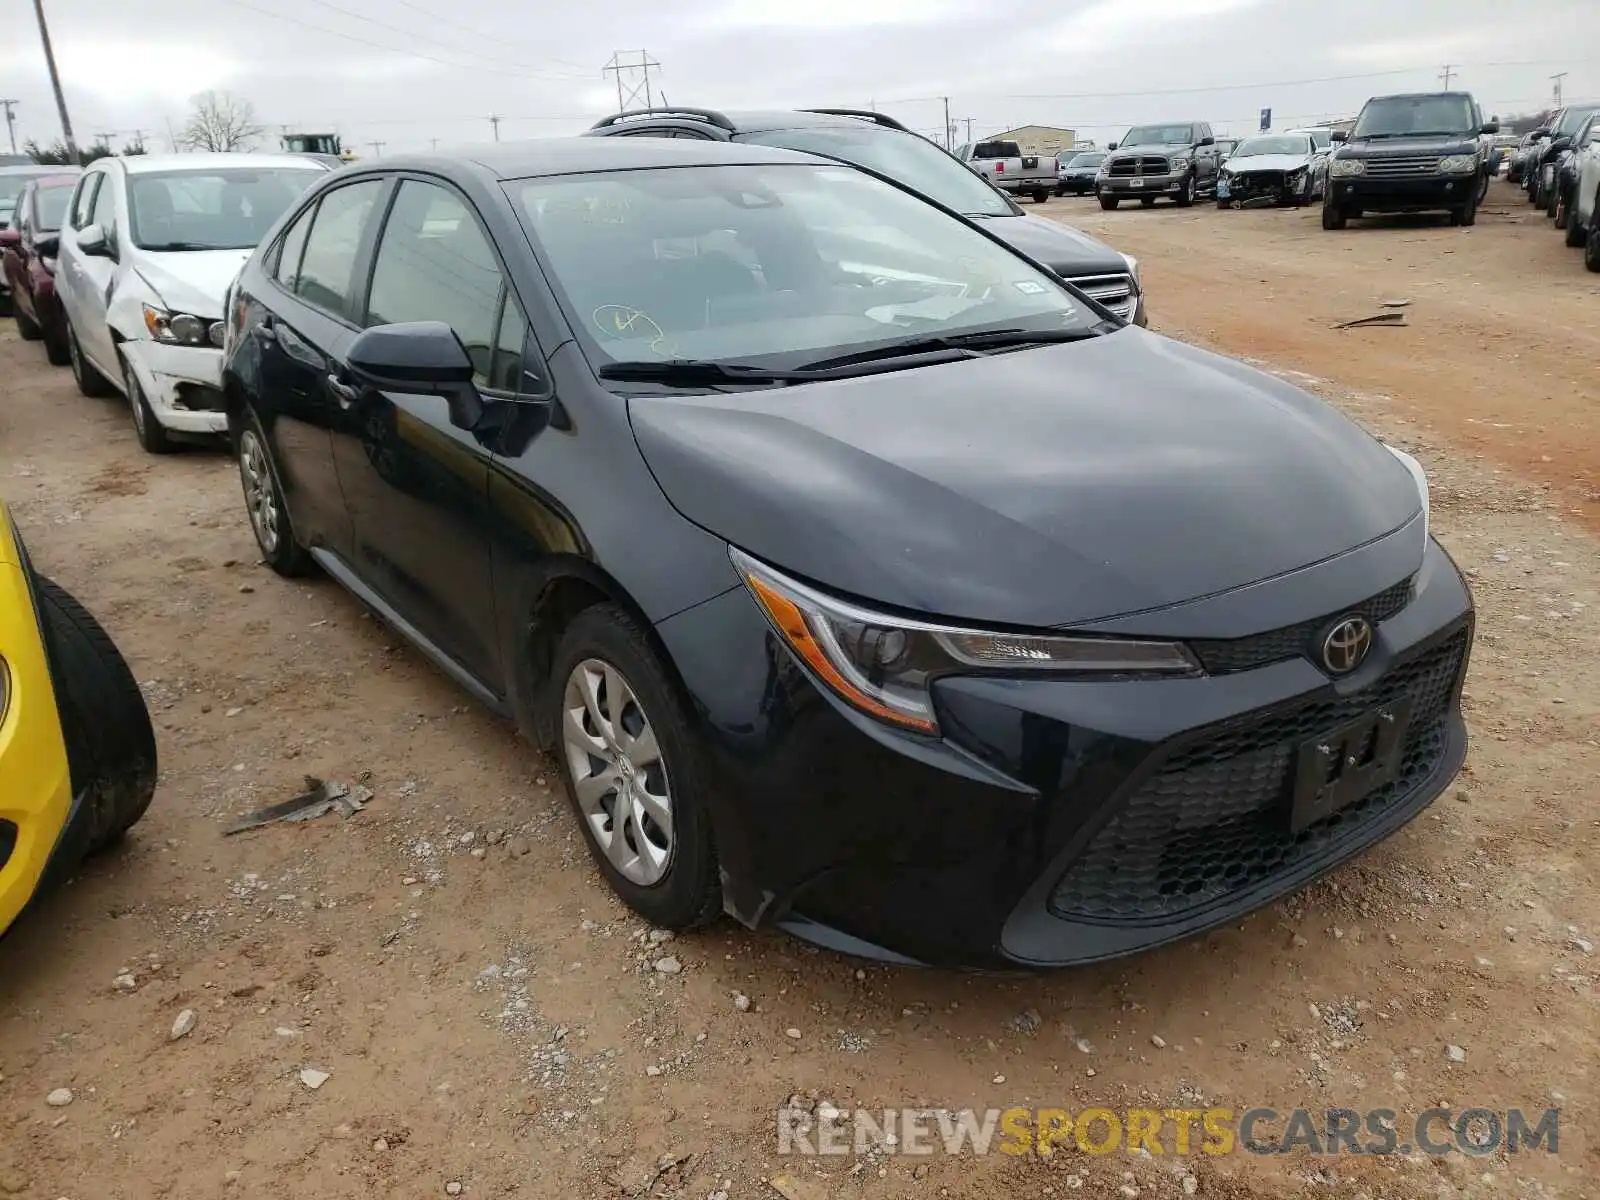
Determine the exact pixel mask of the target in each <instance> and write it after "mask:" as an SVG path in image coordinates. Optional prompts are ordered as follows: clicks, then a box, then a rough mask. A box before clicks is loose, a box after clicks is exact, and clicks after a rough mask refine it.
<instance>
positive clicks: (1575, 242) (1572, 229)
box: [1566, 204, 1589, 250]
mask: <svg viewBox="0 0 1600 1200" xmlns="http://www.w3.org/2000/svg"><path fill="white" fill-rule="evenodd" d="M1566 215H1567V238H1566V241H1567V246H1568V247H1569V248H1571V249H1574V250H1576V249H1577V248H1578V247H1579V246H1582V245H1583V244H1584V243H1585V242H1587V241H1588V240H1589V234H1588V231H1587V230H1586V229H1584V227H1583V226H1582V225H1580V224H1578V214H1577V212H1576V211H1574V210H1573V208H1572V206H1571V205H1570V204H1569V205H1568V206H1567V211H1566Z"/></svg>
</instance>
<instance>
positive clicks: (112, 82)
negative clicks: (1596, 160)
mask: <svg viewBox="0 0 1600 1200" xmlns="http://www.w3.org/2000/svg"><path fill="white" fill-rule="evenodd" d="M45 5H46V15H47V17H48V18H49V20H50V29H51V35H52V39H53V41H54V44H55V53H56V61H57V64H58V66H59V67H60V70H61V74H62V78H63V80H64V84H65V88H66V95H67V104H68V107H69V111H70V114H71V117H72V121H73V126H74V129H75V131H76V133H77V135H78V139H79V141H80V142H83V143H87V142H89V141H91V140H93V136H94V135H95V134H96V133H98V132H102V131H115V132H116V134H117V138H116V140H115V144H118V145H120V144H121V143H122V142H124V141H126V140H129V139H130V138H131V136H132V131H133V130H135V129H143V130H144V131H145V135H146V141H147V143H148V144H149V145H150V148H151V149H153V150H154V149H165V148H167V147H166V139H167V135H168V123H169V122H170V123H171V125H172V127H173V128H181V127H182V124H183V119H184V115H185V113H186V111H187V109H188V106H189V98H190V97H191V96H192V95H193V94H194V93H196V92H198V91H201V90H204V89H207V88H216V89H222V90H226V91H230V92H232V93H234V94H235V95H238V96H241V97H243V98H245V99H247V100H249V101H250V102H251V104H253V105H254V107H255V111H256V114H257V116H258V118H259V119H260V121H261V123H262V124H263V125H264V126H266V127H267V128H268V130H269V138H268V139H267V141H268V142H269V143H270V142H271V141H274V140H275V138H276V135H277V133H278V132H279V131H280V127H281V126H283V125H290V126H295V127H300V128H304V129H337V130H338V132H339V133H341V134H342V135H343V136H344V138H345V141H346V144H347V145H352V144H353V148H354V149H355V150H356V151H357V153H359V154H362V155H371V154H373V153H374V152H375V151H374V147H373V146H371V145H370V143H371V142H373V141H382V142H384V143H385V145H384V146H383V148H382V150H381V153H384V154H392V153H395V152H397V151H400V150H404V149H419V148H420V149H426V148H428V147H429V145H430V143H431V140H432V139H435V138H437V139H439V140H440V141H441V142H442V143H445V144H450V143H459V142H468V141H482V140H487V139H488V137H489V136H490V126H489V122H488V120H487V118H488V116H489V114H491V113H497V114H499V115H500V116H501V117H502V118H503V119H502V121H501V125H500V134H501V137H502V138H506V139H510V138H518V137H537V136H544V135H563V134H570V133H575V132H577V131H578V130H580V129H582V128H584V127H585V126H586V125H588V124H590V123H592V121H593V120H594V119H595V118H597V117H600V116H603V115H604V114H605V113H607V112H610V111H613V110H614V109H615V108H616V107H617V103H616V101H617V92H616V84H615V82H614V77H612V76H608V75H603V74H602V67H603V66H604V65H605V63H606V61H607V60H608V59H609V58H610V57H611V55H612V53H613V52H614V51H616V50H618V49H622V50H625V51H626V50H632V51H637V50H638V49H639V48H641V47H644V48H648V50H649V52H650V55H651V57H652V58H654V59H655V60H656V61H658V62H659V63H660V67H659V69H657V70H654V71H652V87H653V89H655V91H656V94H657V95H658V96H659V94H660V92H661V91H662V90H664V91H665V94H666V96H667V97H668V98H670V100H672V101H673V102H675V103H678V104H692V105H698V106H707V107H717V106H725V107H738V106H746V107H749V106H763V107H765V106H781V107H799V106H805V105H844V106H862V107H865V106H867V105H869V104H874V105H876V106H877V107H879V108H881V109H883V110H884V111H887V112H891V113H893V114H894V115H895V116H897V117H899V118H900V119H901V120H902V121H904V122H905V123H906V124H908V125H911V126H914V127H917V128H920V129H923V130H925V131H926V132H928V133H930V134H934V135H937V133H938V131H939V129H940V127H941V125H942V122H943V105H942V103H941V102H940V101H939V100H938V99H937V97H940V96H949V98H950V115H951V117H952V118H954V119H955V120H957V121H958V122H962V130H963V134H964V130H965V125H964V119H965V118H972V120H973V123H974V124H973V132H974V133H977V134H980V135H981V134H985V133H992V132H996V131H998V130H1000V129H1004V128H1007V127H1010V126H1014V125H1020V124H1024V123H1037V124H1051V125H1065V126H1069V127H1072V128H1076V129H1078V130H1080V132H1081V133H1083V134H1085V135H1087V136H1092V137H1098V138H1099V139H1101V140H1102V141H1104V140H1106V139H1107V138H1108V137H1115V136H1117V135H1119V134H1120V133H1121V132H1122V131H1123V130H1124V129H1125V128H1126V127H1127V125H1129V124H1130V123H1133V122H1138V121H1152V120H1162V119H1188V118H1198V119H1203V120H1209V121H1211V122H1212V123H1213V124H1214V125H1216V126H1217V127H1218V128H1219V130H1224V131H1232V132H1249V131H1251V130H1253V129H1254V128H1255V124H1256V113H1257V111H1258V110H1259V109H1260V108H1263V107H1267V106H1270V107H1272V109H1273V110H1274V115H1275V124H1276V125H1277V126H1278V127H1280V128H1282V127H1285V126H1286V125H1289V124H1293V123H1298V122H1303V121H1307V120H1311V119H1315V118H1319V117H1329V116H1341V115H1348V114H1353V113H1354V112H1355V110H1356V109H1357V108H1358V107H1359V106H1360V104H1361V102H1362V101H1363V100H1364V99H1365V98H1366V97H1367V96H1369V95H1371V94H1373V93H1377V92H1388V91H1406V90H1419V89H1427V88H1432V87H1436V86H1438V76H1439V72H1440V69H1441V68H1442V66H1443V65H1444V64H1445V63H1447V62H1449V63H1453V64H1456V74H1455V78H1454V80H1453V83H1454V85H1455V86H1457V87H1461V88H1466V89H1469V90H1471V91H1473V92H1474V93H1475V94H1476V96H1477V98H1478V100H1479V102H1480V103H1481V104H1482V105H1483V108H1484V110H1485V112H1486V113H1488V112H1496V113H1501V114H1507V113H1510V112H1514V111H1532V110H1537V109H1539V108H1540V107H1544V106H1546V105H1547V104H1548V102H1549V97H1550V94H1551V89H1552V82H1551V80H1550V78H1549V77H1550V76H1551V75H1552V74H1554V73H1556V72H1558V71H1566V72H1568V74H1567V77H1566V79H1565V81H1564V86H1565V91H1566V96H1567V98H1568V99H1575V98H1584V97H1590V98H1597V99H1600V6H1597V3H1596V0H1521V3H1517V4H1511V3H1507V2H1506V0H1338V2H1337V3H1332V4H1330V3H1327V2H1326V0H1010V2H1009V3H999V4H994V3H990V4H985V3H982V2H981V0H797V2H795V3H789V4H785V3H782V2H778V0H675V3H673V4H670V5H666V4H661V3H659V0H652V2H646V0H613V2H612V3H610V4H608V5H605V6H599V5H595V4H589V3H575V2H572V0H543V2H539V3H507V2H506V0H204V2H202V3H195V0H143V2H142V3H137V4H130V3H127V0H45ZM312 27H315V28H312ZM637 82H638V75H637V73H636V72H635V73H632V75H631V77H630V78H628V79H627V80H625V87H626V86H630V85H631V84H634V83H637ZM0 97H11V98H15V99H17V100H19V101H20V103H19V104H18V105H17V109H16V116H17V141H18V143H19V145H20V143H21V142H22V141H23V140H24V139H25V138H30V137H32V138H37V139H39V140H40V141H52V140H54V139H55V138H57V137H59V136H60V122H59V121H58V120H57V117H56V113H55V105H54V102H53V100H52V98H51V95H50V89H49V83H48V79H47V76H46V73H45V68H44V57H43V54H42V52H41V50H40V46H39V35H38V30H37V27H36V25H35V22H34V18H33V12H32V5H31V4H29V3H26V2H25V0H6V3H4V4H3V5H0ZM3 136H4V131H3V130H0V137H3ZM961 140H964V137H963V138H962V139H961Z"/></svg>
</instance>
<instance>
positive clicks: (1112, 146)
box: [1106, 142, 1117, 150]
mask: <svg viewBox="0 0 1600 1200" xmlns="http://www.w3.org/2000/svg"><path fill="white" fill-rule="evenodd" d="M1116 148H1117V144H1116V143H1115V142H1107V143H1106V149H1107V150H1115V149H1116Z"/></svg>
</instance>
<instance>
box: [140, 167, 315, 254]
mask: <svg viewBox="0 0 1600 1200" xmlns="http://www.w3.org/2000/svg"><path fill="white" fill-rule="evenodd" d="M322 173H323V172H322V171H321V169H319V168H309V167H263V168H243V167H218V168H214V169H206V170H200V171H162V172H157V173H151V174H148V175H146V174H135V175H131V176H129V178H128V225H129V233H130V235H131V236H132V238H133V243H134V245H136V246H139V247H140V248H142V249H145V250H251V249H254V248H255V247H256V245H257V244H258V243H259V242H260V241H261V239H262V238H263V237H265V236H266V233H267V230H269V229H271V228H272V225H273V222H275V221H276V220H277V219H278V218H279V217H280V216H281V215H282V214H283V211H284V209H286V208H288V207H289V206H290V205H291V204H293V203H294V202H295V200H297V199H298V198H299V197H300V194H301V193H302V192H304V191H305V190H306V189H307V188H308V187H310V186H311V185H312V184H313V183H314V182H315V181H316V180H317V179H318V177H320V176H321V175H322Z"/></svg>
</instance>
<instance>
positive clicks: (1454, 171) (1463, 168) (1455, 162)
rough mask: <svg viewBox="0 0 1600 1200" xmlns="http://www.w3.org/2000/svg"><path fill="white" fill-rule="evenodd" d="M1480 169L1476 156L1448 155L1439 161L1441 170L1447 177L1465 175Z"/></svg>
mask: <svg viewBox="0 0 1600 1200" xmlns="http://www.w3.org/2000/svg"><path fill="white" fill-rule="evenodd" d="M1477 169H1478V156H1477V155H1475V154H1447V155H1445V156H1444V157H1443V158H1441V159H1440V160H1439V170H1440V171H1441V172H1443V173H1444V174H1446V175H1465V174H1466V173H1467V172H1469V171H1476V170H1477Z"/></svg>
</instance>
